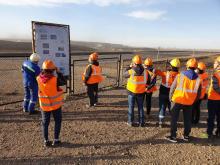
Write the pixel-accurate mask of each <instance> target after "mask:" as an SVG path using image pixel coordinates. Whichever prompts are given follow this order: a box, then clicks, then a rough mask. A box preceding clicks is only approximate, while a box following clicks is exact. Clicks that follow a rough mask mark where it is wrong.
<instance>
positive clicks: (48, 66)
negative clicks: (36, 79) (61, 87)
mask: <svg viewBox="0 0 220 165" xmlns="http://www.w3.org/2000/svg"><path fill="white" fill-rule="evenodd" d="M56 68H57V67H56V65H55V64H54V63H53V61H51V60H45V61H44V62H43V64H42V69H51V70H53V69H56Z"/></svg>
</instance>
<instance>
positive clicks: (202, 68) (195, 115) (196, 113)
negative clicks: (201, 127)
mask: <svg viewBox="0 0 220 165" xmlns="http://www.w3.org/2000/svg"><path fill="white" fill-rule="evenodd" d="M196 72H197V73H198V75H199V77H200V79H201V81H202V89H201V96H200V98H199V100H197V101H196V102H195V103H194V104H193V108H192V124H198V123H199V119H200V104H201V102H202V100H204V99H207V94H206V90H207V87H208V84H209V82H208V81H209V80H208V78H209V75H208V73H207V72H206V65H205V63H203V62H199V63H198V68H197V71H196Z"/></svg>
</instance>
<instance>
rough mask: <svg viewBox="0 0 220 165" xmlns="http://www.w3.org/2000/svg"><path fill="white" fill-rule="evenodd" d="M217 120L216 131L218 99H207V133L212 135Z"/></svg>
mask: <svg viewBox="0 0 220 165" xmlns="http://www.w3.org/2000/svg"><path fill="white" fill-rule="evenodd" d="M215 119H216V120H217V131H216V133H219V131H220V100H208V120H207V121H208V123H207V124H208V128H207V134H208V135H212V134H213V130H214V127H215Z"/></svg>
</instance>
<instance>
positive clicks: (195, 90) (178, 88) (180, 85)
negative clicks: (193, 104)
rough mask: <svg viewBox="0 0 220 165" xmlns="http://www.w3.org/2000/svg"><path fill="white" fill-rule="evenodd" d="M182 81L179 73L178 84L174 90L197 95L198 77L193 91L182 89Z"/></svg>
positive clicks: (182, 77) (181, 75)
mask: <svg viewBox="0 0 220 165" xmlns="http://www.w3.org/2000/svg"><path fill="white" fill-rule="evenodd" d="M183 79H184V75H183V74H182V73H181V74H180V81H179V82H180V83H179V84H178V86H177V88H176V90H180V91H183V92H188V93H197V92H198V89H199V85H200V78H199V77H198V78H197V80H196V85H195V87H194V89H193V90H191V89H184V88H183Z"/></svg>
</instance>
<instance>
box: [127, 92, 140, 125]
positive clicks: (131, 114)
mask: <svg viewBox="0 0 220 165" xmlns="http://www.w3.org/2000/svg"><path fill="white" fill-rule="evenodd" d="M135 101H136V102H137V106H138V122H139V124H144V107H143V101H144V94H136V95H132V94H128V123H130V124H131V123H133V122H134V105H135Z"/></svg>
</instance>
